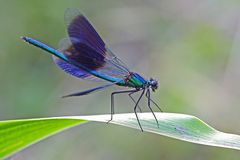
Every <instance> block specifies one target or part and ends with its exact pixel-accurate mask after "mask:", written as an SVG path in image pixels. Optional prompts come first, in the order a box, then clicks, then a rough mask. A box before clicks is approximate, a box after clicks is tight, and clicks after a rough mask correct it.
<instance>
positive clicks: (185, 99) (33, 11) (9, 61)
mask: <svg viewBox="0 0 240 160" xmlns="http://www.w3.org/2000/svg"><path fill="white" fill-rule="evenodd" d="M72 7H74V8H79V9H80V10H81V11H82V12H83V13H84V14H85V15H87V17H88V18H89V20H90V21H91V22H92V24H93V25H94V26H95V28H96V29H97V31H98V32H99V33H100V35H101V36H102V37H103V39H104V40H105V42H106V43H107V44H108V45H109V46H110V48H111V49H112V50H113V51H114V52H115V53H116V54H117V55H118V56H119V57H120V58H121V59H122V60H123V61H124V62H125V63H127V64H128V66H129V67H130V68H132V70H133V71H137V72H138V73H140V74H143V75H144V76H145V77H147V78H149V77H151V76H152V77H154V78H156V79H158V80H159V82H160V89H159V90H158V91H157V92H156V93H154V94H153V97H154V98H155V100H156V101H157V102H158V103H159V104H160V105H161V108H162V109H163V110H164V111H165V112H177V113H186V114H192V115H195V116H197V117H199V118H201V119H203V120H204V121H206V122H208V123H209V124H211V125H212V126H213V127H216V128H218V129H219V130H221V131H225V132H232V133H236V134H240V125H239V114H240V107H239V106H240V104H239V103H240V98H239V97H240V84H239V80H240V70H239V68H240V53H239V52H240V10H239V9H240V2H239V1H237V0H235V1H234V0H232V1H223V0H218V1H215V0H202V1H198V0H181V1H179V0H171V1H166V0H165V1H163V0H148V1H147V0H145V1H144V0H121V1H112V0H102V1H97V0H92V1H83V0H61V1H59V0H51V1H49V0H41V1H30V0H21V1H20V0H9V1H7V0H0V19H1V24H0V42H1V43H0V76H1V78H0V82H1V83H0V88H1V90H0V119H1V120H6V119H19V118H33V117H50V116H61V115H86V114H104V113H109V112H110V96H109V95H110V93H111V91H113V90H117V89H121V88H118V87H113V88H111V89H107V90H105V91H103V92H98V93H96V94H92V95H89V96H85V97H79V98H69V99H61V98H60V97H61V96H62V95H65V94H68V93H72V92H75V91H81V90H84V89H87V88H90V87H93V86H98V85H100V83H94V82H87V81H83V80H79V79H77V78H74V77H71V76H69V75H67V74H65V73H64V72H62V71H61V70H59V69H58V68H57V67H56V66H55V65H54V64H53V62H52V59H51V56H49V55H47V54H45V53H44V52H43V51H41V50H40V49H37V48H35V47H33V46H30V45H27V44H26V43H24V42H22V41H21V40H20V39H19V37H20V36H30V37H33V38H36V39H38V40H41V41H43V42H45V43H46V44H49V45H50V46H54V47H56V48H57V47H58V41H59V40H60V39H62V38H64V37H65V36H66V30H65V24H64V20H63V15H64V11H65V9H66V8H72ZM144 106H145V103H142V107H143V108H144ZM132 107H133V103H132V102H131V101H130V100H129V98H128V97H127V96H124V95H121V96H118V98H117V100H116V111H117V112H118V113H121V112H132V110H133V108H132ZM145 111H148V110H147V108H146V107H145ZM239 157H240V152H239V151H235V150H230V149H223V148H216V147H208V146H202V145H196V144H191V143H187V142H182V141H179V140H174V139H170V138H166V137H163V136H159V135H155V134H149V133H145V132H144V133H141V132H140V131H139V130H133V129H128V128H124V127H120V126H115V125H111V124H109V125H107V124H100V123H88V124H84V125H82V126H81V127H75V128H73V129H71V130H68V131H65V132H63V133H60V134H58V135H56V136H53V137H51V138H48V139H47V140H44V141H42V142H40V143H37V144H35V145H33V146H31V147H29V148H27V149H24V150H23V151H21V152H19V153H17V154H15V155H14V156H12V157H10V158H9V159H11V160H15V159H17V160H32V159H34V160H38V159H39V160H42V159H44V160H65V159H71V160H78V159H85V160H95V159H96V160H97V159H98V160H99V159H104V160H107V159H109V160H111V159H114V160H122V159H127V160H128V159H129V160H130V159H131V160H132V159H138V160H146V159H151V160H159V159H162V160H176V159H178V160H186V159H194V160H200V159H204V160H212V159H218V160H226V159H227V160H239Z"/></svg>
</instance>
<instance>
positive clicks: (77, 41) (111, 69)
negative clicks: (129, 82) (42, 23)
mask: <svg viewBox="0 0 240 160" xmlns="http://www.w3.org/2000/svg"><path fill="white" fill-rule="evenodd" d="M65 21H66V23H67V31H68V35H69V40H64V41H63V42H62V44H61V46H62V47H61V48H60V50H61V52H62V53H63V54H64V55H65V56H66V57H68V58H69V59H70V60H72V61H74V62H76V63H79V64H81V65H83V66H85V67H86V68H88V69H89V70H92V71H97V72H98V73H99V74H100V75H103V76H105V75H107V76H108V77H113V78H117V79H124V78H126V77H127V76H128V75H129V70H128V69H127V67H126V65H124V64H123V63H122V62H121V61H120V60H119V59H118V58H117V57H116V56H115V55H114V54H113V53H112V52H111V51H110V50H109V49H108V48H107V47H106V45H105V43H104V42H103V40H102V39H101V37H100V36H99V35H98V33H97V32H96V31H95V29H94V28H93V26H92V25H91V24H90V23H89V21H88V20H87V19H86V18H85V17H84V16H83V15H82V14H81V13H80V12H79V11H78V10H77V9H68V10H67V11H66V13H65ZM69 41H70V42H69ZM54 60H55V62H56V63H57V65H58V66H59V67H60V68H62V69H63V70H64V71H65V72H67V73H69V74H71V75H73V76H76V77H79V78H83V79H89V78H90V79H92V77H93V76H92V74H91V72H89V71H88V72H86V71H84V70H81V69H79V68H78V67H75V66H73V65H71V64H69V63H67V62H65V61H62V60H60V59H59V58H54ZM94 79H95V78H94ZM97 79H99V78H97ZM95 80H96V79H95Z"/></svg>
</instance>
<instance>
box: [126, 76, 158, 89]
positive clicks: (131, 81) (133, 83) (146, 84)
mask: <svg viewBox="0 0 240 160" xmlns="http://www.w3.org/2000/svg"><path fill="white" fill-rule="evenodd" d="M124 82H125V85H126V86H128V87H133V88H136V89H141V88H142V89H143V88H151V89H152V91H155V90H156V89H157V88H158V82H157V81H156V80H154V79H153V78H150V79H149V80H146V79H144V78H143V77H142V76H140V75H139V74H137V73H134V72H130V74H129V75H128V76H127V77H126V79H125V80H124Z"/></svg>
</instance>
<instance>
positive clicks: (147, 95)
mask: <svg viewBox="0 0 240 160" xmlns="http://www.w3.org/2000/svg"><path fill="white" fill-rule="evenodd" d="M146 97H147V99H148V102H147V103H148V108H149V109H150V111H151V112H152V114H153V116H154V118H155V120H156V122H157V126H158V128H159V124H158V120H157V117H156V115H155V113H154V112H153V110H152V107H151V101H150V99H151V95H150V90H149V89H147V92H146Z"/></svg>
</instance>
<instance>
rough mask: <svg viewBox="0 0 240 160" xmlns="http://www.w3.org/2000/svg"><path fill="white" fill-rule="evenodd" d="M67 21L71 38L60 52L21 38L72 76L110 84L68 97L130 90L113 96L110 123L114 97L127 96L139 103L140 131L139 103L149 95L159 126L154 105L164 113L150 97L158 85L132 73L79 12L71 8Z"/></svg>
mask: <svg viewBox="0 0 240 160" xmlns="http://www.w3.org/2000/svg"><path fill="white" fill-rule="evenodd" d="M65 21H66V23H67V33H68V38H65V39H63V40H62V41H61V43H60V44H61V47H60V49H59V50H56V49H54V48H51V47H49V46H47V45H45V44H43V43H41V42H39V41H37V40H35V39H32V38H29V37H21V38H22V39H23V40H24V41H26V42H28V43H30V44H32V45H34V46H36V47H39V48H41V49H43V50H45V51H47V52H49V53H50V54H52V55H53V59H54V62H55V63H56V64H57V66H58V67H60V68H61V69H62V70H64V71H65V72H67V73H68V74H70V75H72V76H75V77H78V78H81V79H85V80H94V81H102V80H103V81H108V82H109V84H106V85H103V86H99V87H96V88H92V89H89V90H86V91H81V92H78V93H73V94H69V95H67V96H64V97H72V96H82V95H87V94H90V93H92V92H94V91H99V90H102V89H105V88H107V87H110V86H113V85H118V86H123V87H128V88H131V89H130V90H121V91H116V92H113V93H112V94H111V118H110V120H109V121H111V120H112V119H113V114H114V95H116V94H121V93H127V94H128V95H129V97H130V98H131V100H132V101H133V102H134V103H135V106H134V113H135V115H136V118H137V121H138V124H139V126H140V129H141V130H142V131H143V129H142V126H141V124H140V121H139V118H138V114H137V108H139V109H140V107H139V102H140V100H141V99H142V97H143V96H144V94H145V96H146V97H147V100H148V102H147V104H148V107H149V109H150V111H151V112H152V113H153V116H154V118H155V119H156V123H157V125H158V121H157V118H156V116H155V114H154V112H153V110H152V108H151V104H154V105H155V106H156V107H157V108H158V109H159V110H160V111H161V109H160V107H159V106H158V105H157V104H156V103H155V102H154V101H153V100H152V99H151V94H150V93H151V91H155V90H156V89H157V88H158V82H157V81H156V80H154V79H152V78H150V79H149V80H146V79H145V78H143V77H142V76H140V75H139V74H137V73H135V72H132V71H130V70H129V69H128V68H127V67H126V65H125V64H124V63H123V62H122V61H121V60H120V59H119V58H117V57H116V56H115V55H114V54H113V53H112V52H111V50H110V49H109V48H108V47H107V46H106V45H105V43H104V42H103V40H102V39H101V37H100V36H99V34H98V33H97V32H96V31H95V29H94V28H93V26H92V25H91V24H90V22H89V21H88V20H87V18H86V17H84V16H83V15H82V14H81V12H79V11H78V10H77V9H67V10H66V12H65ZM137 92H141V94H140V97H139V98H138V99H137V100H135V99H134V98H133V97H132V94H134V93H137ZM140 111H141V109H140Z"/></svg>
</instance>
